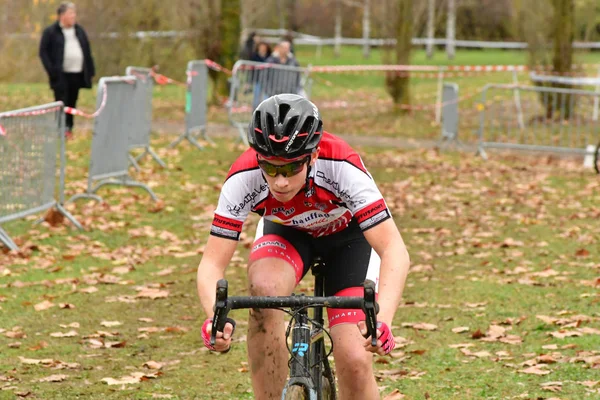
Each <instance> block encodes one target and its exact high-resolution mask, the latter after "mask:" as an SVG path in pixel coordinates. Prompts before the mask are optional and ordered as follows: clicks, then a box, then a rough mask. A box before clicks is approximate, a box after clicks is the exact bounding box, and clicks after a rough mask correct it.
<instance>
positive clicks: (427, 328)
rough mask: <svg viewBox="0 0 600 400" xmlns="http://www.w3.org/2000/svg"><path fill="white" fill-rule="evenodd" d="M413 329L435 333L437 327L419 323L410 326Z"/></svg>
mask: <svg viewBox="0 0 600 400" xmlns="http://www.w3.org/2000/svg"><path fill="white" fill-rule="evenodd" d="M411 328H413V329H417V330H421V331H435V330H436V329H437V328H438V327H437V325H434V324H428V323H426V322H420V323H418V324H413V325H412V326H411Z"/></svg>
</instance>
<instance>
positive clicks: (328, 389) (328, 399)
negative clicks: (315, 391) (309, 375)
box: [321, 376, 336, 400]
mask: <svg viewBox="0 0 600 400" xmlns="http://www.w3.org/2000/svg"><path fill="white" fill-rule="evenodd" d="M321 391H322V392H323V399H324V400H336V397H335V389H334V388H333V387H332V386H331V382H329V379H327V378H326V377H325V376H323V377H321Z"/></svg>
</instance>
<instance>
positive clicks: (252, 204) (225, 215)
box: [210, 132, 390, 240]
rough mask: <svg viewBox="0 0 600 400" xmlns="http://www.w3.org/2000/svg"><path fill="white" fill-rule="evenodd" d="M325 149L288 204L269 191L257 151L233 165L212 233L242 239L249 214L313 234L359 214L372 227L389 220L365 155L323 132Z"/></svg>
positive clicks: (328, 232)
mask: <svg viewBox="0 0 600 400" xmlns="http://www.w3.org/2000/svg"><path fill="white" fill-rule="evenodd" d="M320 149H321V151H320V153H319V157H318V159H317V161H316V163H315V165H314V166H313V167H312V168H311V170H310V177H309V185H310V186H309V189H308V190H306V188H304V189H302V190H300V192H298V194H296V196H294V198H293V199H292V200H290V201H288V202H287V203H281V202H280V201H278V200H276V199H275V198H274V197H273V196H272V195H271V193H270V191H269V187H268V185H267V181H266V180H265V178H264V176H263V174H262V172H261V170H260V168H259V166H258V162H257V159H256V152H255V151H254V150H253V149H248V150H246V151H245V152H244V153H243V154H242V155H241V156H240V157H239V158H238V159H237V160H236V161H235V162H234V163H233V165H232V166H231V169H230V170H229V174H228V176H227V179H226V180H225V183H224V184H223V188H222V190H221V195H220V197H219V204H218V206H217V210H216V211H215V216H214V219H213V223H212V226H211V231H210V233H211V234H212V235H215V236H219V237H223V238H227V239H233V240H239V237H240V233H241V231H242V225H243V223H244V221H245V220H246V217H247V216H248V213H250V212H251V211H252V212H256V213H258V214H260V215H262V216H263V218H265V219H267V220H269V221H273V222H275V223H279V224H283V225H286V226H290V227H293V228H296V229H299V230H302V231H305V232H308V233H309V234H311V235H312V236H314V237H320V236H326V235H331V234H332V233H335V232H339V231H341V230H343V229H344V228H346V227H347V226H348V223H349V222H350V221H351V219H352V218H353V217H354V218H355V219H356V220H357V222H358V224H359V226H360V227H361V229H362V230H363V231H364V230H367V229H369V228H371V227H373V226H375V225H377V224H379V223H380V222H382V221H385V220H386V219H388V218H390V212H389V210H388V207H387V205H386V204H385V201H384V199H383V197H382V195H381V192H380V191H379V189H378V188H377V185H376V184H375V182H374V181H373V178H372V177H371V175H370V174H369V172H368V171H367V169H366V168H365V166H364V164H363V162H362V160H361V159H360V156H359V155H358V154H357V153H356V152H355V151H354V150H353V149H352V148H351V147H350V146H349V145H348V144H347V143H346V142H344V141H343V140H342V139H340V138H338V137H336V136H334V135H331V134H329V133H327V132H324V133H323V138H322V139H321V143H320Z"/></svg>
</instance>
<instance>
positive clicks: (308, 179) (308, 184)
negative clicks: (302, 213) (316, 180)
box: [304, 160, 312, 194]
mask: <svg viewBox="0 0 600 400" xmlns="http://www.w3.org/2000/svg"><path fill="white" fill-rule="evenodd" d="M306 166H307V168H306V184H305V185H304V193H305V194H307V193H308V192H309V191H310V169H311V168H312V167H311V165H310V160H309V161H308V162H307V164H306Z"/></svg>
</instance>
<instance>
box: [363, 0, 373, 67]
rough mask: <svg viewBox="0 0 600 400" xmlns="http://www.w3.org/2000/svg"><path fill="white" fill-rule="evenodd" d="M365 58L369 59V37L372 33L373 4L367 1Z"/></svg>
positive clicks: (364, 21) (364, 26)
mask: <svg viewBox="0 0 600 400" xmlns="http://www.w3.org/2000/svg"><path fill="white" fill-rule="evenodd" d="M362 28H363V40H364V43H363V56H364V57H365V58H369V53H370V51H369V50H370V46H369V36H370V33H371V2H370V0H365V3H364V6H363V21H362Z"/></svg>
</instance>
